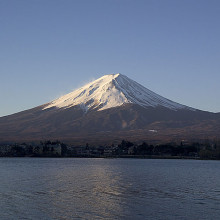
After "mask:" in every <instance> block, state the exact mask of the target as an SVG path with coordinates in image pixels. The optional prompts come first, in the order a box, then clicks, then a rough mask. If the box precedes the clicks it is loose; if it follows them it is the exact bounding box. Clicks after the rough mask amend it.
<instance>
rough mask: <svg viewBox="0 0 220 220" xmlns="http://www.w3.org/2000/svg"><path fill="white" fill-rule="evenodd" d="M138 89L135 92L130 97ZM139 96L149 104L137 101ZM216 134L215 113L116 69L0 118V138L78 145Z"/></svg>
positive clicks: (219, 122) (219, 124) (219, 127)
mask: <svg viewBox="0 0 220 220" xmlns="http://www.w3.org/2000/svg"><path fill="white" fill-rule="evenodd" d="M100 79H101V81H102V83H101V84H100ZM103 82H104V83H103ZM98 86H99V87H98ZM94 88H96V89H94ZM112 90H113V93H111V92H112ZM125 90H126V91H125ZM76 91H77V92H76ZM96 92H97V94H96ZM138 92H140V93H141V95H140V94H138V95H139V96H136V94H137V93H138ZM80 94H81V95H80ZM75 95H76V96H75ZM117 95H118V96H117ZM97 97H99V98H100V100H101V101H100V100H95V99H98V98H97ZM140 97H145V101H146V100H147V101H149V102H150V103H149V102H147V103H145V102H144V104H146V105H144V104H143V103H141V104H140V102H139V100H137V98H140ZM149 97H150V98H149ZM74 98H75V102H74ZM92 98H93V102H91V101H90V100H91V99H92ZM106 98H107V99H106ZM123 98H124V99H123ZM148 98H149V100H148ZM124 100H128V101H126V102H124ZM82 101H83V102H82ZM106 101H107V102H106ZM114 101H115V102H114ZM122 101H123V102H122ZM140 101H142V100H140ZM59 104H60V105H59ZM83 105H84V106H83ZM103 108H104V109H103ZM219 134H220V114H219V113H211V112H206V111H201V110H198V109H193V108H190V107H187V106H184V105H181V104H178V103H175V102H173V101H171V100H168V99H166V98H163V97H162V96H159V95H157V94H156V93H154V92H152V91H150V90H148V89H146V88H144V87H143V86H141V85H140V84H138V83H136V82H135V81H133V80H130V79H129V78H127V77H126V76H123V75H121V74H115V75H107V76H104V78H103V77H101V78H99V79H97V80H95V81H94V82H91V83H89V84H87V85H85V86H83V87H81V88H80V89H78V90H75V91H73V92H72V93H69V94H67V95H65V96H62V97H61V98H59V99H56V100H54V101H52V102H49V103H46V104H43V105H41V106H37V107H35V108H32V109H29V110H25V111H22V112H19V113H15V114H13V115H9V116H4V117H0V142H7V141H14V142H23V141H37V140H38V141H40V140H48V139H50V140H57V139H59V140H63V141H68V142H71V143H73V144H76V143H77V144H79V145H80V144H85V143H87V142H91V143H94V144H105V143H110V142H113V143H115V142H116V141H119V142H120V141H121V140H122V139H130V140H132V141H143V140H145V141H155V142H156V141H157V142H161V141H164V140H166V141H168V140H170V141H172V140H174V139H175V140H176V139H178V140H181V139H183V138H184V139H204V138H220V137H219Z"/></svg>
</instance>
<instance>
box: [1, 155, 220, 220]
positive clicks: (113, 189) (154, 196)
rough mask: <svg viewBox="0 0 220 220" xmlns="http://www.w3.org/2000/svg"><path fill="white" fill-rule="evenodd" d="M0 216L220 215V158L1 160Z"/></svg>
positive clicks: (156, 217) (155, 219)
mask: <svg viewBox="0 0 220 220" xmlns="http://www.w3.org/2000/svg"><path fill="white" fill-rule="evenodd" d="M0 219H1V220H2V219H3V220H4V219H6V220H13V219H16V220H17V219H22V220H25V219H36V220H38V219H40V220H44V219H45V220H46V219H126V220H127V219H132V220H135V219H153V220H159V219H161V220H166V219H172V220H178V219H181V220H185V219H190V220H191V219H192V220H197V219H199V220H202V219H208V220H211V219H213V220H217V219H220V161H199V160H159V159H158V160H151V159H81V158H56V159H55V158H0Z"/></svg>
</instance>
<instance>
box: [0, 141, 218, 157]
mask: <svg viewBox="0 0 220 220" xmlns="http://www.w3.org/2000/svg"><path fill="white" fill-rule="evenodd" d="M0 157H91V158H94V157H97V158H99V157H101V158H102V157H104V158H105V157H109V158H114V157H115V158H117V157H121V158H170V159H172V158H174V159H182V158H186V159H213V160H219V159H220V141H209V140H206V141H204V142H202V143H200V142H193V143H186V142H182V141H181V142H180V143H179V144H177V143H167V144H157V145H153V144H148V143H146V142H143V143H141V144H135V143H132V142H130V141H126V140H122V141H121V143H120V144H118V145H114V144H113V145H110V146H90V145H89V144H88V143H87V144H85V145H84V146H73V145H67V144H65V143H62V142H60V141H44V142H40V143H38V144H37V143H35V144H27V143H22V144H18V143H15V144H7V145H1V146H0Z"/></svg>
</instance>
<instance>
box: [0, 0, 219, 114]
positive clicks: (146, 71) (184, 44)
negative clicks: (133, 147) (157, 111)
mask: <svg viewBox="0 0 220 220" xmlns="http://www.w3.org/2000/svg"><path fill="white" fill-rule="evenodd" d="M219 12H220V1H219V0H205V1H204V0H184V1H183V0H0V100H1V107H0V116H3V115H8V114H11V113H15V112H18V111H21V110H24V109H29V108H31V107H35V106H38V105H41V104H44V103H46V102H49V101H51V100H53V99H54V98H57V97H59V96H60V95H63V94H65V93H68V92H70V91H72V90H73V89H75V88H77V87H79V86H81V85H83V84H84V83H87V82H88V81H91V80H92V79H96V78H99V77H101V76H102V75H105V74H111V73H118V72H120V73H122V74H124V75H127V76H128V77H130V78H132V79H134V80H135V81H137V82H139V83H141V84H142V85H144V86H145V87H147V88H149V89H151V90H153V91H154V92H156V93H158V94H160V95H162V96H164V97H166V98H169V99H171V100H174V101H176V102H179V103H181V104H185V105H189V106H192V107H195V108H199V109H202V110H208V111H213V112H220V13H219Z"/></svg>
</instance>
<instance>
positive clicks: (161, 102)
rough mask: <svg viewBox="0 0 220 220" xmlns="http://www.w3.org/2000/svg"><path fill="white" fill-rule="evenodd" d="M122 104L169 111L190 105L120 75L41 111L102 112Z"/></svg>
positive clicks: (90, 85)
mask: <svg viewBox="0 0 220 220" xmlns="http://www.w3.org/2000/svg"><path fill="white" fill-rule="evenodd" d="M124 103H133V104H138V105H140V106H143V107H159V106H162V107H166V108H169V109H172V110H178V109H188V110H194V109H193V108H190V107H187V106H185V105H181V104H178V103H176V102H173V101H171V100H169V99H166V98H164V97H162V96H160V95H157V94H156V93H154V92H152V91H150V90H149V89H147V88H145V87H143V86H142V85H140V84H139V83H137V82H135V81H133V80H131V79H129V78H128V77H126V76H124V75H122V74H119V73H118V74H111V75H105V76H103V77H101V78H99V79H97V80H95V81H93V82H91V83H88V84H87V85H85V86H83V87H81V88H79V89H77V90H75V91H73V92H71V93H69V94H67V95H64V96H62V97H60V98H58V99H56V100H54V101H52V102H50V103H49V104H48V105H47V106H46V107H44V109H43V110H45V109H49V108H51V107H56V108H64V109H65V108H70V107H73V106H76V105H79V106H80V107H81V108H82V109H84V110H85V111H87V110H88V109H90V108H95V109H97V110H98V111H102V110H105V109H108V108H113V107H117V106H121V105H123V104H124Z"/></svg>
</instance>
